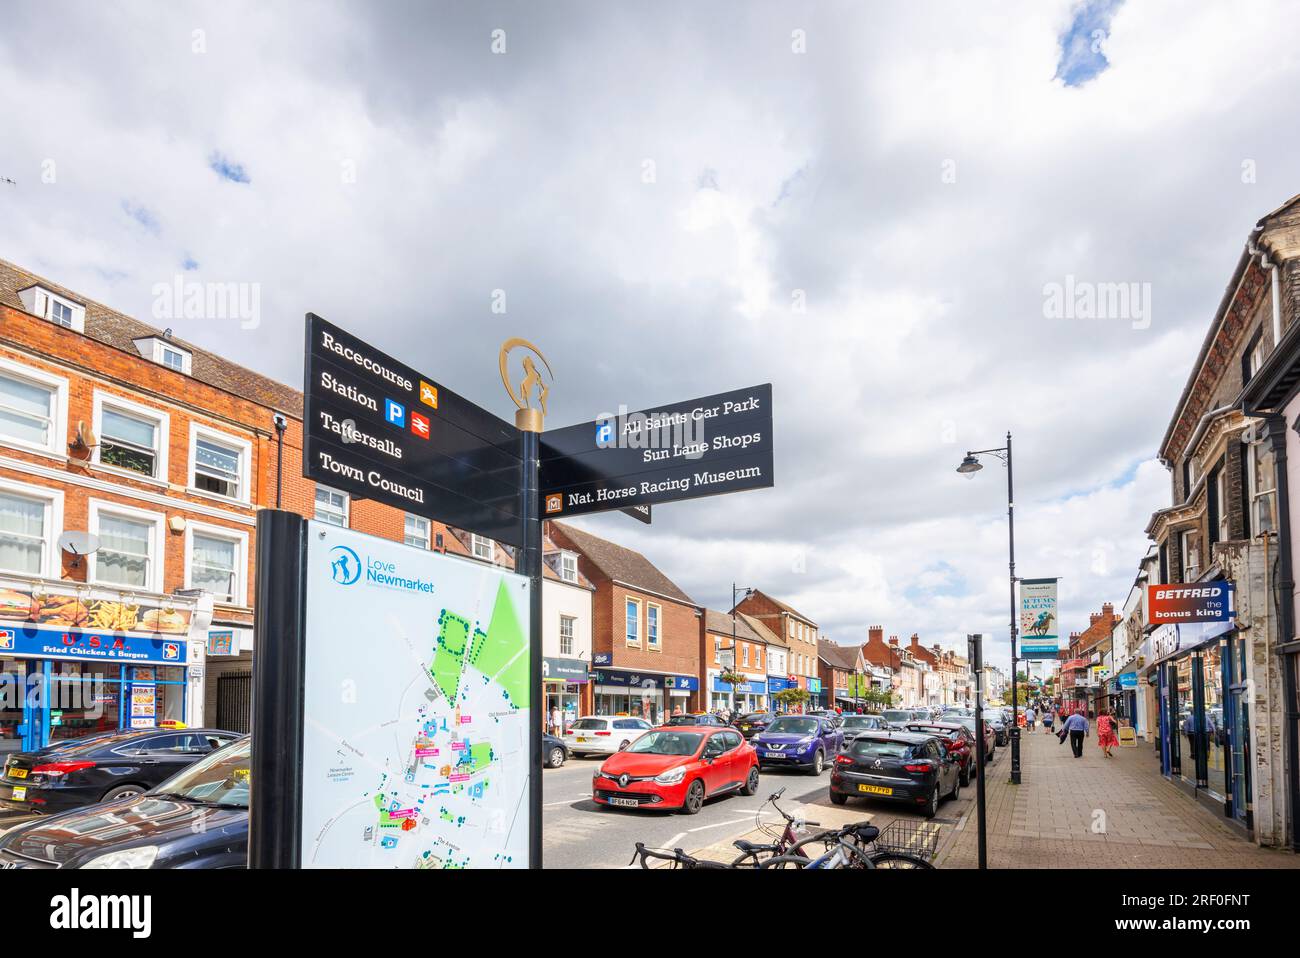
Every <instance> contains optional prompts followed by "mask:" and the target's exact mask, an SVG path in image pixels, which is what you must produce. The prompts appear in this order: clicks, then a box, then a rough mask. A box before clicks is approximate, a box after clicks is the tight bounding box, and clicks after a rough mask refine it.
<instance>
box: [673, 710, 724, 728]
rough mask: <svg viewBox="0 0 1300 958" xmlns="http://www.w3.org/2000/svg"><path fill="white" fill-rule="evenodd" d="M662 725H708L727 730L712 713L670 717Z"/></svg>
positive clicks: (692, 713) (690, 713)
mask: <svg viewBox="0 0 1300 958" xmlns="http://www.w3.org/2000/svg"><path fill="white" fill-rule="evenodd" d="M664 725H708V726H709V727H711V728H727V727H728V725H727V723H726V722H724V721H722V719H720V718H718V717H717V716H716V715H714V714H713V713H712V712H689V713H687V714H686V715H670V716H669V717H668V721H666V722H664Z"/></svg>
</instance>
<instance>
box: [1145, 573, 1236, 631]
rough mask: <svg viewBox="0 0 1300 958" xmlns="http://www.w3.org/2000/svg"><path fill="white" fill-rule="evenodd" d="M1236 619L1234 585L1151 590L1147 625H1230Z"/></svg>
mask: <svg viewBox="0 0 1300 958" xmlns="http://www.w3.org/2000/svg"><path fill="white" fill-rule="evenodd" d="M1235 616H1236V609H1235V608H1234V606H1233V588H1232V583H1231V582H1223V581H1219V582H1193V583H1183V584H1173V585H1171V584H1165V585H1149V586H1147V621H1148V622H1150V623H1152V624H1153V625H1177V624H1178V623H1181V622H1228V621H1231V620H1232V619H1233V617H1235Z"/></svg>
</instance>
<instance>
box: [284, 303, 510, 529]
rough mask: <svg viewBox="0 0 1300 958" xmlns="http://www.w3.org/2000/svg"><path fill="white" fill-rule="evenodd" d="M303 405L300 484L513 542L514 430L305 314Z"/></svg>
mask: <svg viewBox="0 0 1300 958" xmlns="http://www.w3.org/2000/svg"><path fill="white" fill-rule="evenodd" d="M303 400H304V408H303V421H304V430H303V473H304V475H306V476H307V478H309V479H314V480H316V481H317V482H321V483H324V484H325V485H327V486H331V487H333V488H336V489H341V490H343V491H344V492H347V493H350V494H352V495H355V496H358V497H361V498H365V499H374V500H376V501H378V502H383V503H385V504H387V505H391V506H396V507H397V508H399V509H402V510H404V511H406V512H410V513H413V514H414V515H419V516H426V517H428V518H431V519H437V520H438V521H440V522H445V523H448V524H449V525H453V526H456V527H457V528H460V529H466V530H468V531H471V532H477V533H479V534H480V535H484V536H487V537H489V538H492V539H497V540H499V541H501V542H506V543H509V544H511V545H521V544H522V542H521V539H522V527H521V523H520V520H519V515H518V512H519V501H518V499H519V487H520V481H521V465H520V456H519V448H520V447H519V433H518V430H516V429H515V427H514V426H512V425H510V424H509V423H507V422H505V421H504V420H502V419H500V418H498V417H496V416H494V415H492V414H491V413H489V412H488V411H487V410H485V409H483V408H481V407H479V406H477V405H475V404H474V403H472V402H470V401H469V400H467V399H465V398H463V397H461V396H458V395H457V394H456V393H454V392H452V391H451V390H449V389H447V388H446V387H445V386H443V385H441V384H440V383H438V382H437V381H435V380H434V379H433V378H432V377H430V376H427V375H425V374H423V373H420V372H417V371H416V370H414V369H411V368H410V367H409V366H406V365H405V364H403V363H401V362H398V361H397V360H396V359H393V358H392V357H391V356H387V355H385V354H384V353H382V352H380V351H378V350H377V349H374V348H373V347H372V346H370V345H369V344H367V343H365V342H362V341H361V340H359V339H357V338H356V337H355V336H352V335H350V334H349V333H346V332H344V331H343V330H341V329H339V328H338V327H337V326H334V325H332V324H331V323H328V322H326V321H325V320H323V319H321V318H320V317H319V316H316V315H314V314H312V313H308V314H307V348H306V371H305V383H304V388H303Z"/></svg>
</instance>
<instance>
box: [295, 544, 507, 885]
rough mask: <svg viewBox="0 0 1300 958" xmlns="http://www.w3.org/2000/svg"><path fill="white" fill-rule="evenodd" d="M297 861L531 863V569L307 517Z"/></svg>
mask: <svg viewBox="0 0 1300 958" xmlns="http://www.w3.org/2000/svg"><path fill="white" fill-rule="evenodd" d="M307 526H308V529H307V541H308V545H307V556H306V564H307V568H306V598H305V632H306V635H307V641H306V650H305V661H304V679H305V681H304V683H303V685H304V690H305V708H304V723H303V761H302V786H303V787H302V795H303V798H302V815H301V822H302V826H301V862H302V867H304V868H526V867H527V866H528V840H529V828H530V822H529V807H528V797H529V761H528V748H529V733H530V731H531V729H532V725H531V724H530V723H532V721H533V719H532V711H531V700H530V699H531V697H530V689H531V685H530V678H529V664H530V661H529V660H530V652H531V644H530V636H529V627H528V603H529V591H530V588H529V580H528V579H527V578H525V577H524V576H520V575H516V574H514V573H512V572H507V571H505V570H503V569H500V568H498V567H494V566H488V565H481V564H478V563H472V562H466V561H464V560H463V559H456V558H449V557H447V556H443V555H439V554H437V553H434V552H430V551H428V550H424V549H416V548H412V547H410V546H406V545H401V544H399V543H395V542H391V541H389V540H386V539H380V538H377V537H375V536H369V535H364V534H362V533H359V532H353V531H351V530H348V529H340V528H337V527H336V526H332V525H329V524H326V523H321V522H315V521H313V522H309V523H308V524H307Z"/></svg>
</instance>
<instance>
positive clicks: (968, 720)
mask: <svg viewBox="0 0 1300 958" xmlns="http://www.w3.org/2000/svg"><path fill="white" fill-rule="evenodd" d="M952 721H954V722H960V723H961V724H962V725H964V726H966V731H967V732H970V735H971V740H972V741H974V740H975V716H973V715H971V716H967V717H965V718H960V719H953V720H952ZM996 751H997V735H996V733H995V732H994V731H993V726H992V725H990V724H989V723H988V722H985V723H984V764H985V765H987V764H988V763H989V762H991V761H993V755H994V753H995V752H996Z"/></svg>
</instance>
